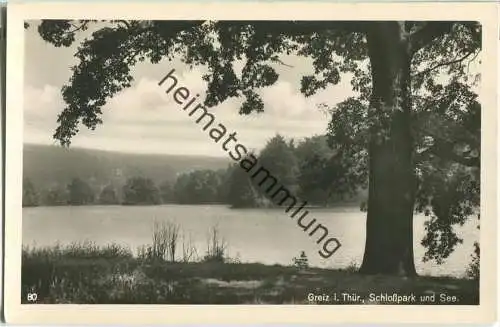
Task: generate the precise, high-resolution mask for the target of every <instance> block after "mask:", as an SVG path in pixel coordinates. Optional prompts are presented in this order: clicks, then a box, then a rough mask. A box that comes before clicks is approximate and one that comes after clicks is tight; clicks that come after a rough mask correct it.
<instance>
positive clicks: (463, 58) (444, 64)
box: [412, 50, 479, 77]
mask: <svg viewBox="0 0 500 327" xmlns="http://www.w3.org/2000/svg"><path fill="white" fill-rule="evenodd" d="M473 53H476V51H475V50H473V51H471V52H468V53H466V54H465V55H464V56H462V57H460V58H458V59H454V60H451V61H444V62H440V63H438V64H436V65H434V66H432V67H429V68H427V69H425V70H423V71H421V72H419V73H417V74H415V75H413V76H412V77H417V76H422V75H425V74H427V73H430V72H431V71H433V70H436V69H438V68H439V67H443V66H449V65H453V64H457V63H459V62H462V61H464V60H465V59H467V58H468V57H470V56H471V55H472V54H473ZM477 54H479V52H478V53H477ZM477 54H476V56H477ZM476 56H475V57H476ZM475 57H474V58H475Z"/></svg>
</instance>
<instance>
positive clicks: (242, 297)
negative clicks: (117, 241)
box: [22, 243, 479, 304]
mask: <svg viewBox="0 0 500 327" xmlns="http://www.w3.org/2000/svg"><path fill="white" fill-rule="evenodd" d="M153 250H154V249H153ZM150 251H151V250H150ZM478 289H479V285H478V282H477V281H474V280H468V279H456V278H438V277H417V278H403V277H391V276H363V275H360V274H358V273H356V272H355V271H354V270H353V269H349V270H329V269H319V268H304V267H302V268H301V267H297V266H279V265H273V266H268V265H263V264H259V263H236V262H234V261H232V262H231V261H229V262H228V260H214V258H213V257H207V256H205V257H204V258H203V259H201V260H199V261H196V262H167V261H165V260H164V259H161V258H154V257H151V256H149V257H147V256H144V255H143V256H141V257H135V256H133V255H132V253H131V252H130V250H128V249H125V248H122V247H120V246H117V245H109V246H105V247H98V246H95V245H92V244H90V243H89V244H83V245H82V244H75V245H72V246H67V247H51V248H43V249H42V248H24V249H23V256H22V302H23V303H28V301H27V294H28V293H37V303H98V304H108V303H121V304H127V303H128V304H132V303H135V304H148V303H155V304H166V303H176V304H256V303H270V304H292V303H311V304H314V303H318V304H361V303H360V302H359V301H356V300H354V299H353V298H352V297H351V298H347V297H344V296H342V293H350V294H353V293H354V294H355V295H357V296H360V298H361V299H366V301H365V303H391V304H394V303H392V302H390V301H384V300H383V299H380V298H377V299H372V301H370V293H374V294H376V295H380V293H388V294H393V293H397V294H398V295H400V296H403V295H410V294H412V293H413V294H414V295H415V299H416V302H413V301H412V302H411V303H409V304H419V303H420V304H477V303H478V299H479V291H478ZM311 293H312V294H314V295H317V296H319V295H323V294H327V295H329V298H328V299H327V300H326V301H323V302H321V301H318V299H319V297H316V299H315V300H316V301H310V299H311V298H308V297H311V295H310V294H311ZM334 294H336V296H337V298H336V300H335V298H334ZM424 294H427V295H432V294H435V299H434V301H430V299H428V300H426V301H423V300H422V299H421V298H420V296H421V295H424ZM443 294H446V295H447V296H449V297H448V298H447V299H448V301H452V299H453V296H454V297H456V302H441V301H440V300H442V299H444V298H445V296H444V295H443ZM321 298H322V299H325V298H326V297H324V296H323V297H321ZM409 299H410V298H409ZM403 304H404V303H403ZM406 304H408V303H406Z"/></svg>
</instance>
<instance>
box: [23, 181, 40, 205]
mask: <svg viewBox="0 0 500 327" xmlns="http://www.w3.org/2000/svg"><path fill="white" fill-rule="evenodd" d="M38 205H39V195H38V192H37V191H36V189H35V185H33V182H31V180H30V179H29V178H24V179H23V207H36V206H38Z"/></svg>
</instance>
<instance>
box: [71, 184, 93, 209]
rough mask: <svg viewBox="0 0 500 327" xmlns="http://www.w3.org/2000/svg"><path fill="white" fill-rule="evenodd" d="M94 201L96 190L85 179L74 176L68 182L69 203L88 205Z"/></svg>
mask: <svg viewBox="0 0 500 327" xmlns="http://www.w3.org/2000/svg"><path fill="white" fill-rule="evenodd" d="M93 202H94V191H93V190H92V188H91V187H90V186H89V184H87V183H86V182H85V181H83V180H81V179H80V178H73V179H72V180H71V183H70V184H68V204H70V205H86V204H91V203H93Z"/></svg>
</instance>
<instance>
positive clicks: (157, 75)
mask: <svg viewBox="0 0 500 327" xmlns="http://www.w3.org/2000/svg"><path fill="white" fill-rule="evenodd" d="M33 27H35V26H33V25H32V27H31V28H30V29H29V30H27V32H26V40H25V41H26V52H25V60H26V66H25V68H26V69H25V90H24V100H25V101H24V123H25V124H24V126H25V129H24V142H25V143H38V144H54V143H55V141H54V140H53V139H52V135H53V133H54V131H55V128H56V126H57V123H56V119H57V115H58V113H59V112H61V110H62V109H63V108H64V103H63V101H62V97H61V91H60V90H61V87H62V86H63V85H64V84H66V83H67V81H68V80H69V78H70V76H71V71H70V67H71V66H72V65H74V64H75V63H76V62H77V61H76V59H75V58H74V53H75V49H76V47H77V46H78V44H79V42H78V40H77V42H75V43H74V45H73V46H72V47H70V48H56V47H54V46H52V45H51V44H48V43H46V42H44V41H43V40H42V39H41V38H40V37H39V35H38V34H37V32H36V27H35V28H33ZM86 34H88V33H86ZM85 36H86V35H82V36H81V37H85ZM80 41H81V39H80ZM283 60H284V61H285V62H286V64H289V65H292V66H293V68H290V67H286V66H281V67H279V68H278V73H279V74H280V78H279V80H278V82H276V84H275V85H273V86H271V87H268V88H265V89H262V90H261V91H260V93H261V95H262V97H263V100H264V104H265V113H264V114H253V115H251V116H241V115H238V109H239V105H240V103H241V101H242V100H239V99H233V100H230V101H226V102H225V103H224V104H222V105H220V106H218V107H215V108H213V109H211V110H212V111H213V112H214V114H215V116H216V120H217V121H218V122H220V123H222V124H224V125H225V126H226V127H227V128H228V133H229V132H232V131H235V132H237V138H238V140H239V141H240V143H242V144H244V145H245V146H247V147H248V148H253V149H261V148H262V147H263V145H264V144H265V142H266V140H268V139H269V138H271V137H272V136H273V135H275V134H276V133H280V134H282V135H285V136H287V137H294V138H303V137H307V136H312V135H315V134H323V133H324V132H325V131H326V126H327V123H328V119H327V117H326V116H325V114H324V113H322V112H321V111H320V110H319V109H318V108H317V107H316V105H317V104H319V103H323V102H327V103H330V104H335V103H337V102H340V101H342V100H344V99H345V98H346V97H348V96H350V95H352V91H351V87H350V83H349V79H347V78H346V79H344V81H342V82H341V84H340V85H337V86H332V87H329V88H328V89H326V90H324V91H322V92H320V93H318V94H317V95H315V96H313V97H310V98H305V97H304V96H302V95H301V94H300V92H299V87H300V77H301V76H303V75H304V74H308V73H310V72H312V67H311V64H310V62H309V60H307V59H304V58H298V57H287V58H284V59H283ZM172 68H175V69H176V75H177V76H178V77H180V82H179V85H184V86H186V87H187V88H188V89H189V90H190V91H191V93H192V94H193V92H198V93H200V94H203V93H204V90H205V89H206V84H205V83H204V81H203V80H202V78H201V75H202V71H203V67H200V68H195V69H192V70H191V69H189V68H188V67H186V66H183V65H182V64H181V63H180V62H168V61H165V62H160V63H159V64H156V65H153V64H149V63H142V64H141V65H140V66H137V67H136V68H135V69H134V70H133V71H134V73H133V77H134V78H135V80H134V82H133V84H132V87H130V88H128V89H126V90H124V91H122V92H120V93H119V94H117V95H116V96H115V97H114V98H113V99H111V100H110V101H109V102H108V104H107V105H106V106H105V107H104V110H103V112H104V114H103V120H104V123H103V124H102V125H99V126H98V127H97V128H96V130H95V131H90V130H88V129H87V128H86V127H82V128H81V131H80V133H79V134H78V135H77V136H76V137H74V139H73V141H72V145H73V146H74V147H85V148H94V149H104V150H112V151H124V152H134V153H167V154H197V155H210V156H227V154H226V153H225V152H224V151H223V150H222V149H221V147H220V145H219V144H215V143H214V142H213V141H212V140H211V139H210V138H209V136H208V134H207V132H205V131H202V130H201V128H200V126H198V125H196V123H195V122H194V120H193V118H192V117H189V116H188V115H187V113H186V112H184V111H182V110H181V108H180V106H179V105H177V104H176V103H175V102H173V100H172V98H171V96H170V95H166V94H165V93H164V89H162V88H161V87H159V86H158V81H159V80H161V79H162V78H163V76H164V75H166V74H167V73H168V72H169V71H170V70H171V69H172Z"/></svg>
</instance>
